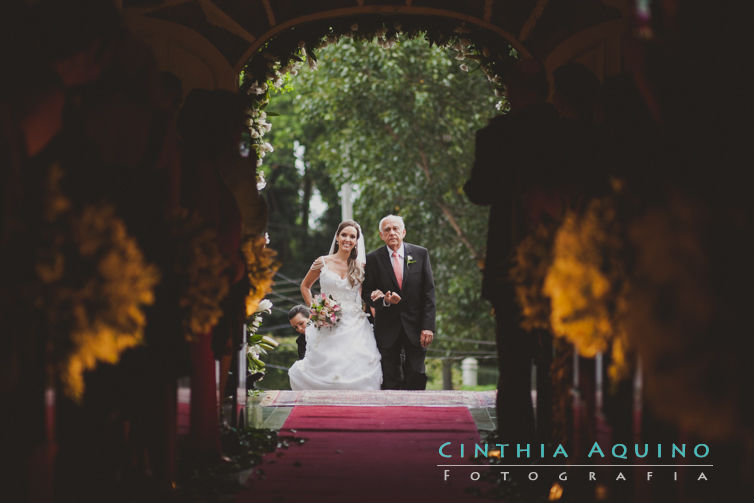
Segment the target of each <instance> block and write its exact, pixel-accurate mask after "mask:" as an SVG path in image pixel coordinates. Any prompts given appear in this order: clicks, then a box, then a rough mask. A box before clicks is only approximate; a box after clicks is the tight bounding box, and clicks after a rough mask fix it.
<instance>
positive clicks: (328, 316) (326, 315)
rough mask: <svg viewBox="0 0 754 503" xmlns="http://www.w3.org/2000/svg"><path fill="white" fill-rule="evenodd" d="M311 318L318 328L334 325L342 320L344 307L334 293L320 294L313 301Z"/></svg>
mask: <svg viewBox="0 0 754 503" xmlns="http://www.w3.org/2000/svg"><path fill="white" fill-rule="evenodd" d="M310 310H311V314H310V315H309V319H311V321H312V323H313V324H314V326H315V327H317V328H327V327H334V326H335V325H337V323H338V322H339V321H340V316H341V314H342V308H341V307H340V305H339V304H338V303H337V302H336V301H335V299H333V297H332V295H325V294H324V293H322V294H320V295H319V296H318V297H315V299H314V300H313V301H312V305H311V308H310Z"/></svg>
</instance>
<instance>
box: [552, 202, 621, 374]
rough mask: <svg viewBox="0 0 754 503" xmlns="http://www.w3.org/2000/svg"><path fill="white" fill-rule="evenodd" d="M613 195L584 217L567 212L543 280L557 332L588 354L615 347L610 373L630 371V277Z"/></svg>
mask: <svg viewBox="0 0 754 503" xmlns="http://www.w3.org/2000/svg"><path fill="white" fill-rule="evenodd" d="M620 232H621V228H620V225H619V221H618V219H617V218H616V208H615V200H614V198H611V197H606V198H603V199H596V200H594V201H592V202H591V203H590V204H589V206H588V207H587V209H586V210H585V211H584V213H583V214H582V215H577V214H576V213H573V212H570V213H568V214H567V215H566V217H565V219H564V221H563V223H562V225H561V226H560V228H559V229H558V231H557V234H556V236H555V244H554V248H553V260H552V265H551V266H550V268H549V270H548V271H547V275H546V278H545V281H544V293H545V294H546V295H547V296H549V298H550V307H551V316H550V322H551V325H552V330H553V333H554V335H556V336H560V337H565V338H566V339H567V340H569V341H570V342H571V343H573V344H574V346H575V347H576V350H577V351H578V352H579V354H581V355H582V356H585V357H593V356H595V355H596V354H597V353H599V352H605V351H607V350H608V349H610V350H612V357H613V359H612V367H611V368H610V369H609V373H610V375H611V377H613V378H616V379H617V378H619V377H621V376H623V375H624V374H625V371H626V358H625V356H626V344H625V341H626V337H625V331H624V329H623V325H622V320H623V317H624V313H625V308H626V303H625V296H626V292H627V289H628V280H627V277H626V274H625V269H624V266H623V261H622V255H621V249H622V238H621V234H620Z"/></svg>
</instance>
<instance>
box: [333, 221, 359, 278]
mask: <svg viewBox="0 0 754 503" xmlns="http://www.w3.org/2000/svg"><path fill="white" fill-rule="evenodd" d="M345 227H353V228H354V229H356V244H355V245H354V247H353V248H351V253H349V254H348V273H346V278H348V282H349V283H350V284H351V286H356V285H359V284H361V282H362V281H364V264H360V263H359V261H358V260H356V257H357V256H358V254H359V243H358V241H359V237H361V227H360V226H359V224H357V223H356V222H354V221H353V220H343V221H342V222H341V223H340V225H339V226H338V230H337V231H335V247H334V248H333V253H337V252H338V248H340V246H339V245H338V236H340V231H342V230H343V229H344V228H345ZM364 251H365V252H366V250H364Z"/></svg>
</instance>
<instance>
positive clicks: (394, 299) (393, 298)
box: [385, 292, 401, 304]
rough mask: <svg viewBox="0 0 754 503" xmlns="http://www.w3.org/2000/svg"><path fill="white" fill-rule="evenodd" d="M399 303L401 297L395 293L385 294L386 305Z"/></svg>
mask: <svg viewBox="0 0 754 503" xmlns="http://www.w3.org/2000/svg"><path fill="white" fill-rule="evenodd" d="M400 301H401V296H400V295H398V294H397V293H395V292H387V293H386V294H385V302H386V303H388V304H397V303H399V302H400Z"/></svg>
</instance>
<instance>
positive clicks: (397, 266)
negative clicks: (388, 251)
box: [393, 251, 403, 288]
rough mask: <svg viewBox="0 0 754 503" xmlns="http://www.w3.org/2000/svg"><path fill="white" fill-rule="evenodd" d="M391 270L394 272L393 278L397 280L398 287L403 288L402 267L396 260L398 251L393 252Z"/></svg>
mask: <svg viewBox="0 0 754 503" xmlns="http://www.w3.org/2000/svg"><path fill="white" fill-rule="evenodd" d="M393 272H394V273H395V279H397V280H398V288H403V268H402V267H401V263H400V262H399V261H398V252H397V251H394V252H393Z"/></svg>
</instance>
